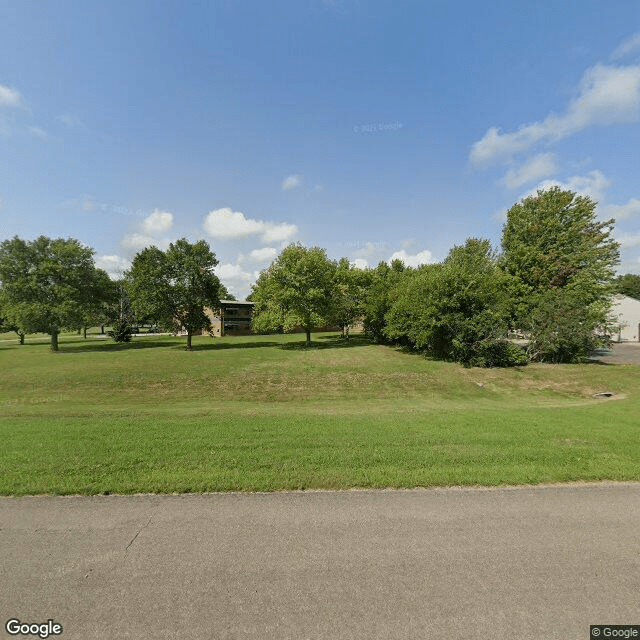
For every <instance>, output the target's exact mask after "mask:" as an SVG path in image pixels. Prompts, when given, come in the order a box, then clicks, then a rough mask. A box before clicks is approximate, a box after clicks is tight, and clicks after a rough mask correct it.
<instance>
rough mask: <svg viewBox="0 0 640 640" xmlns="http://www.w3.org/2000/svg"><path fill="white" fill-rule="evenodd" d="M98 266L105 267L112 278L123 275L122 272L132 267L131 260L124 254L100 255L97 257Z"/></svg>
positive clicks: (99, 267)
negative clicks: (124, 256) (123, 255)
mask: <svg viewBox="0 0 640 640" xmlns="http://www.w3.org/2000/svg"><path fill="white" fill-rule="evenodd" d="M95 263H96V267H98V269H104V270H105V271H106V272H107V273H108V274H109V277H110V278H111V279H112V280H116V279H118V278H121V277H122V274H123V273H124V272H125V271H127V270H128V269H129V268H130V267H131V262H130V261H129V260H127V259H126V258H123V257H122V256H117V255H113V256H99V257H97V258H96V259H95Z"/></svg>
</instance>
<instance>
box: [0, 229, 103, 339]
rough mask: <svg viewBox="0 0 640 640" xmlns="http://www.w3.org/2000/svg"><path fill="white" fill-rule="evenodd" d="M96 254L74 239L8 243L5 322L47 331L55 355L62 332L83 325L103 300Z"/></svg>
mask: <svg viewBox="0 0 640 640" xmlns="http://www.w3.org/2000/svg"><path fill="white" fill-rule="evenodd" d="M93 254H94V251H93V249H91V248H90V247H85V246H84V245H82V244H81V243H80V242H79V241H78V240H74V239H73V238H68V239H62V238H58V239H55V240H52V239H51V238H47V237H46V236H40V237H39V238H37V239H36V240H33V241H31V242H27V241H25V240H22V239H20V238H18V237H17V236H16V237H14V238H12V239H10V240H5V241H4V242H3V243H2V244H1V245H0V282H1V283H2V286H1V289H0V297H1V306H2V308H3V309H4V314H5V316H6V318H7V321H8V322H9V323H10V324H11V325H13V326H15V327H17V328H18V330H19V331H22V332H24V333H32V332H43V333H48V334H49V335H50V336H51V349H52V351H57V350H58V335H59V333H60V331H61V330H62V329H63V328H76V327H79V326H82V325H83V324H84V322H85V319H86V317H87V313H88V311H89V310H91V309H93V308H95V307H96V306H98V305H99V304H101V302H102V301H103V296H104V287H103V286H102V284H103V283H104V276H105V273H104V272H103V271H101V270H100V269H96V267H95V264H94V262H93Z"/></svg>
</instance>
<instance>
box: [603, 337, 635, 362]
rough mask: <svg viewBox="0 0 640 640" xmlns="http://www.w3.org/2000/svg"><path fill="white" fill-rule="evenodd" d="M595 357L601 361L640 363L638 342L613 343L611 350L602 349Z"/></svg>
mask: <svg viewBox="0 0 640 640" xmlns="http://www.w3.org/2000/svg"><path fill="white" fill-rule="evenodd" d="M601 353H602V354H605V355H598V356H597V359H598V360H600V361H601V362H611V363H619V364H640V342H620V343H615V342H614V343H613V346H612V347H611V350H609V351H602V352H601Z"/></svg>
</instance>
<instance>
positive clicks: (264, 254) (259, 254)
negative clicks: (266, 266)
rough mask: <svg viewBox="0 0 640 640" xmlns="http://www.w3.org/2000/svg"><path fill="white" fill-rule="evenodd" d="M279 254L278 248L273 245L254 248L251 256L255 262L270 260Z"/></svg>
mask: <svg viewBox="0 0 640 640" xmlns="http://www.w3.org/2000/svg"><path fill="white" fill-rule="evenodd" d="M277 255H278V250H277V249H274V248H273V247H263V248H262V249H254V250H253V251H252V252H251V253H250V254H249V257H250V258H251V260H253V261H255V262H270V261H271V260H273V259H274V258H275V257H276V256H277Z"/></svg>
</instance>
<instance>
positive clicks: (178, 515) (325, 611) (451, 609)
mask: <svg viewBox="0 0 640 640" xmlns="http://www.w3.org/2000/svg"><path fill="white" fill-rule="evenodd" d="M0 527H1V529H0V545H1V546H0V549H1V550H2V586H1V587H0V615H2V616H3V619H2V625H3V634H4V635H2V634H0V637H12V636H9V635H8V634H7V632H6V631H5V630H4V624H5V622H6V621H7V620H8V619H9V618H18V619H19V620H21V621H22V622H44V621H46V620H47V619H49V618H52V619H54V621H55V622H57V623H60V624H61V625H62V626H63V633H62V635H61V636H52V637H60V638H62V639H63V640H70V639H72V638H78V639H84V640H91V639H93V638H109V639H115V640H118V639H119V638H135V639H136V640H144V639H146V638H154V639H158V638H181V639H182V638H189V639H200V638H221V639H229V638H242V639H244V638H249V639H254V638H255V639H260V640H264V639H273V640H285V639H288V638H291V639H294V638H295V639H314V640H315V639H321V638H322V639H324V638H332V639H334V638H335V639H340V638H358V639H359V638H367V639H368V638H381V639H384V640H388V639H395V638H402V639H405V638H407V639H413V638H419V639H428V638H434V639H436V638H437V639H442V638H456V639H458V638H461V639H464V640H475V639H480V638H482V639H483V640H485V639H488V638H491V639H502V638H505V639H506V638H509V639H517V640H526V639H534V638H535V639H536V640H538V639H542V638H544V639H546V640H548V639H555V638H557V639H559V640H573V639H576V640H577V639H580V640H586V639H587V638H588V637H589V624H613V623H619V624H638V623H640V606H639V597H640V595H639V594H640V544H639V542H640V540H639V532H640V484H599V485H574V486H551V487H537V488H532V487H525V488H501V489H435V490H411V491H345V492H306V493H302V492H287V493H273V494H237V493H236V494H234V493H230V494H207V495H186V496H129V497H123V496H97V497H27V498H19V499H15V498H2V499H0ZM13 637H25V636H13ZM28 637H34V636H28Z"/></svg>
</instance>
